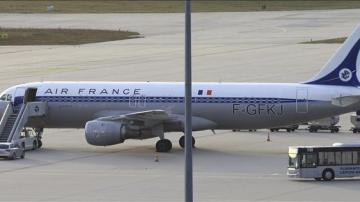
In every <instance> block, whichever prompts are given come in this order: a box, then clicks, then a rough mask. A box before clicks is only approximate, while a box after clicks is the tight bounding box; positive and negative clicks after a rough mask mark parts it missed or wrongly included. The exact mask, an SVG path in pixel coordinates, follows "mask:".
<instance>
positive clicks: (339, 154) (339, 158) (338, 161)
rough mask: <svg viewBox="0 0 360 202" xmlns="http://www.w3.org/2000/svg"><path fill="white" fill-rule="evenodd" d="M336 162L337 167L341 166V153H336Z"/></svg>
mask: <svg viewBox="0 0 360 202" xmlns="http://www.w3.org/2000/svg"><path fill="white" fill-rule="evenodd" d="M335 162H336V164H337V165H341V152H335Z"/></svg>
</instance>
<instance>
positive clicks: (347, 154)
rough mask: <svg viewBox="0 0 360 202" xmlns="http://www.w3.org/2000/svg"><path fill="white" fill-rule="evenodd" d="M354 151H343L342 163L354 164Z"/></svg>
mask: <svg viewBox="0 0 360 202" xmlns="http://www.w3.org/2000/svg"><path fill="white" fill-rule="evenodd" d="M351 156H352V152H342V158H341V159H342V164H352V157H351Z"/></svg>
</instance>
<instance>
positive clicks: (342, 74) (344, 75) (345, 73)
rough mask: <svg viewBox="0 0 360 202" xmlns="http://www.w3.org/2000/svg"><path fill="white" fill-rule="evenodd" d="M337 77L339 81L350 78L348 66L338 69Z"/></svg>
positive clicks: (350, 73) (346, 80) (345, 80)
mask: <svg viewBox="0 0 360 202" xmlns="http://www.w3.org/2000/svg"><path fill="white" fill-rule="evenodd" d="M339 78H340V80H341V81H343V82H348V81H350V80H351V78H352V72H351V70H350V69H348V68H343V69H342V70H340V71H339Z"/></svg>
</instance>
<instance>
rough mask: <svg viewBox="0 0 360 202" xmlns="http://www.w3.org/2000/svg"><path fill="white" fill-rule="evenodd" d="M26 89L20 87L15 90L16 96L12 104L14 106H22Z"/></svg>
mask: <svg viewBox="0 0 360 202" xmlns="http://www.w3.org/2000/svg"><path fill="white" fill-rule="evenodd" d="M25 91H26V87H18V88H16V89H15V93H14V96H13V98H12V102H13V104H14V106H17V105H21V104H23V103H24V97H25Z"/></svg>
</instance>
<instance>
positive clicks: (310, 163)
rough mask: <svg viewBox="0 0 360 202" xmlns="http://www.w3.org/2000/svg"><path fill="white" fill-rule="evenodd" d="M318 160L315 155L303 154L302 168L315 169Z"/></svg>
mask: <svg viewBox="0 0 360 202" xmlns="http://www.w3.org/2000/svg"><path fill="white" fill-rule="evenodd" d="M316 162H317V158H316V155H315V154H303V156H302V159H301V166H302V167H303V168H311V167H315V166H316Z"/></svg>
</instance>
